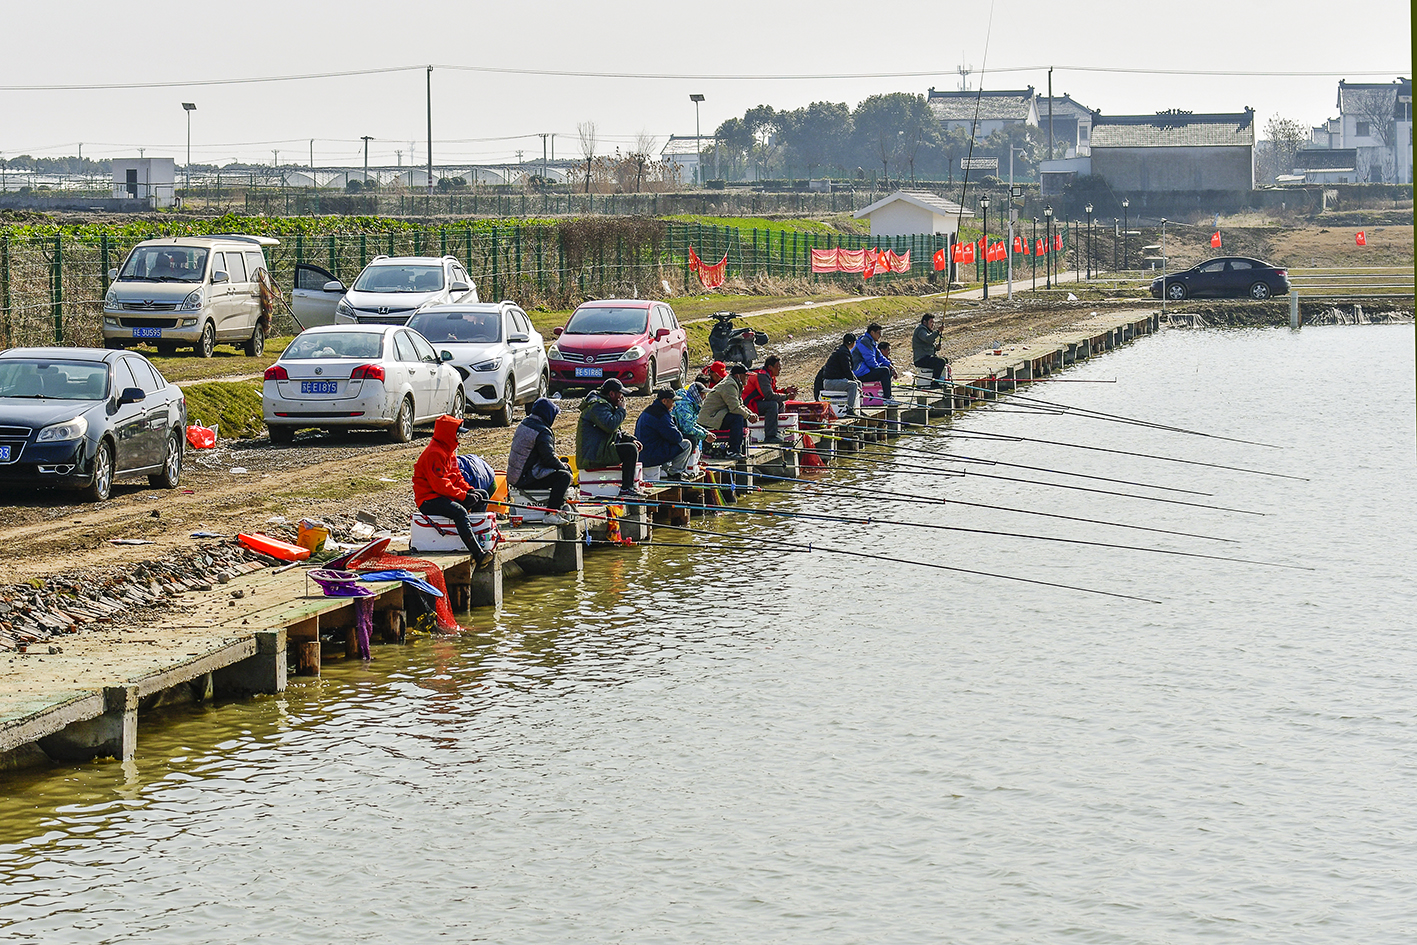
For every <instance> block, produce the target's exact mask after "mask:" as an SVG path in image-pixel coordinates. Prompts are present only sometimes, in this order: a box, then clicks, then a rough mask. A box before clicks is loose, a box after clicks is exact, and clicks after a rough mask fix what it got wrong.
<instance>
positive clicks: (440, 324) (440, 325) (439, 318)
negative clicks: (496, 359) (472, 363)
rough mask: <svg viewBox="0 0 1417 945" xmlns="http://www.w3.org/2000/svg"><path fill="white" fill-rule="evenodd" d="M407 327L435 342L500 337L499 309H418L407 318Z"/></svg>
mask: <svg viewBox="0 0 1417 945" xmlns="http://www.w3.org/2000/svg"><path fill="white" fill-rule="evenodd" d="M408 327H409V328H412V329H413V330H414V331H416V332H418V333H419V334H420V335H422V336H423V337H424V338H427V339H428V340H429V341H431V342H433V343H434V344H441V343H442V342H445V341H461V342H470V343H474V344H476V343H481V342H489V341H501V340H502V313H501V312H421V313H420V314H418V315H415V316H413V317H412V318H410V319H409V320H408Z"/></svg>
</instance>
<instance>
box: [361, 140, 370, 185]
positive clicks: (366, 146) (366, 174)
mask: <svg viewBox="0 0 1417 945" xmlns="http://www.w3.org/2000/svg"><path fill="white" fill-rule="evenodd" d="M371 137H372V136H371V135H360V136H359V140H361V141H363V142H364V187H365V188H368V186H369V139H370V138H371Z"/></svg>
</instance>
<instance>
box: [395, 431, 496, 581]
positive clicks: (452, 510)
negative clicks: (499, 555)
mask: <svg viewBox="0 0 1417 945" xmlns="http://www.w3.org/2000/svg"><path fill="white" fill-rule="evenodd" d="M461 427H462V420H460V419H459V418H457V417H450V416H448V415H446V414H445V415H443V416H441V417H439V418H438V419H437V420H436V421H435V422H434V424H433V439H432V440H430V441H429V443H428V445H427V446H426V447H424V448H423V452H422V453H421V454H419V457H418V460H417V461H416V462H415V463H414V464H413V501H414V502H416V503H417V504H418V511H420V512H422V513H423V514H424V515H438V516H441V517H443V518H448V519H452V521H453V524H454V525H456V526H457V529H458V537H459V538H461V539H462V543H463V545H464V547H466V548H467V550H468V552H469V553H471V554H472V556H473V557H474V558H476V559H477V566H478V567H480V568H481V567H486V566H487V565H488V564H489V563H490V562H491V561H492V549H490V548H483V547H482V545H481V543H480V542H478V540H477V537H476V536H474V535H473V534H472V523H471V522H470V521H469V520H468V516H469V513H482V512H486V511H487V492H486V491H485V490H483V489H477V488H474V487H473V486H471V485H469V484H468V482H467V480H466V479H464V478H463V476H462V472H461V471H460V470H459V468H458V455H457V449H458V434H459V433H461V432H462V430H461Z"/></svg>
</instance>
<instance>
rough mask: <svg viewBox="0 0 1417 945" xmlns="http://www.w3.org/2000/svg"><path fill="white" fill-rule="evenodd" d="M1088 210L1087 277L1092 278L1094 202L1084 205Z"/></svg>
mask: <svg viewBox="0 0 1417 945" xmlns="http://www.w3.org/2000/svg"><path fill="white" fill-rule="evenodd" d="M1083 209H1084V210H1086V211H1087V278H1088V279H1091V278H1092V204H1088V205H1087V206H1086V207H1083Z"/></svg>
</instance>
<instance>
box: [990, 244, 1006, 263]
mask: <svg viewBox="0 0 1417 945" xmlns="http://www.w3.org/2000/svg"><path fill="white" fill-rule="evenodd" d="M991 252H992V254H993V255H992V256H991V261H993V262H1002V261H1003V259H1004V256H1005V255H1006V251H1005V249H1004V241H1003V240H999V242H997V243H995V244H994V246H993V249H992V250H991Z"/></svg>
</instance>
